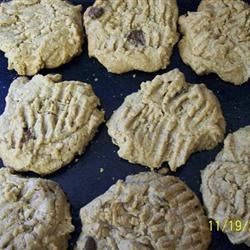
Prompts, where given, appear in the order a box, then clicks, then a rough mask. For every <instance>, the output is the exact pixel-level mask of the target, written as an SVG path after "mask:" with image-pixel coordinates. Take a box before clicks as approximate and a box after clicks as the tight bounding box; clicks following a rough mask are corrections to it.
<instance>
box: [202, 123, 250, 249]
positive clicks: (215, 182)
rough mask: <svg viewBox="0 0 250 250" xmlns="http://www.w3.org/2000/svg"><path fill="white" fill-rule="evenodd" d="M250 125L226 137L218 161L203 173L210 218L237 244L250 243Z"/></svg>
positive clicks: (204, 194)
mask: <svg viewBox="0 0 250 250" xmlns="http://www.w3.org/2000/svg"><path fill="white" fill-rule="evenodd" d="M249 190H250V126H248V127H245V128H242V129H240V130H238V131H236V132H235V133H233V134H229V135H228V136H227V138H226V139H225V145H224V148H223V150H222V151H221V152H220V153H219V154H218V156H217V157H216V160H215V162H213V163H211V164H210V165H208V166H207V168H206V169H205V171H203V172H202V186H201V191H202V195H203V200H204V204H205V206H206V209H207V211H208V216H209V218H211V219H213V220H215V221H216V223H217V225H219V227H220V229H221V230H222V231H223V232H224V233H226V234H227V236H228V238H229V240H230V241H231V242H232V243H233V244H241V243H245V244H246V245H248V246H250V196H249Z"/></svg>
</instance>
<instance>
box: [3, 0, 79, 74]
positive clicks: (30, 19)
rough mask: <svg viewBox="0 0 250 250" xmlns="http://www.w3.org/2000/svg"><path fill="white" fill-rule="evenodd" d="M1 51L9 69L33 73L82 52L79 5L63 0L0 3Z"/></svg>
mask: <svg viewBox="0 0 250 250" xmlns="http://www.w3.org/2000/svg"><path fill="white" fill-rule="evenodd" d="M0 41H1V43H0V50H2V51H3V52H4V53H5V56H6V57H7V58H8V69H10V70H11V69H15V70H16V71H17V73H18V74H19V75H35V74H36V73H37V72H38V71H39V70H40V69H42V68H56V67H58V66H60V65H62V64H65V63H67V62H69V61H70V60H71V59H72V57H74V56H76V55H78V54H80V53H81V51H82V44H83V24H82V14H81V6H80V5H78V6H73V5H71V4H70V3H69V2H67V1H63V0H29V1H28V0H12V1H9V2H3V3H1V4H0Z"/></svg>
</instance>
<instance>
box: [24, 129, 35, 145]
mask: <svg viewBox="0 0 250 250" xmlns="http://www.w3.org/2000/svg"><path fill="white" fill-rule="evenodd" d="M31 139H35V136H34V135H33V134H32V132H31V130H30V129H29V128H23V138H22V140H21V143H26V142H28V141H29V140H31Z"/></svg>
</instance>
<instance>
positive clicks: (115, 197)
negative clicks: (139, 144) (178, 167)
mask: <svg viewBox="0 0 250 250" xmlns="http://www.w3.org/2000/svg"><path fill="white" fill-rule="evenodd" d="M80 215H81V220H82V233H81V235H80V238H79V240H78V242H77V246H76V249H77V250H78V249H79V250H80V249H86V248H84V247H86V245H91V246H92V247H93V248H91V249H109V250H118V249H120V250H128V249H129V250H132V249H133V250H134V249H143V250H149V249H157V250H160V249H176V250H181V249H190V250H191V249H192V250H193V249H196V250H203V249H207V247H208V245H209V243H210V231H209V227H208V220H207V217H206V216H205V215H204V211H203V208H202V206H201V204H200V202H199V200H198V198H197V197H196V196H195V194H194V193H193V192H192V191H191V190H190V189H189V188H188V187H187V185H186V184H184V183H183V182H182V181H181V180H180V179H178V178H176V177H173V176H161V175H159V174H156V173H153V172H148V173H140V174H137V175H132V176H128V177H127V178H126V180H125V181H121V180H119V181H118V182H117V183H116V184H115V185H113V186H112V187H111V188H110V189H109V190H108V191H107V192H106V193H104V194H103V195H101V196H99V197H98V198H96V199H94V200H93V201H92V202H90V203H89V204H87V205H86V206H85V207H83V208H82V209H81V212H80Z"/></svg>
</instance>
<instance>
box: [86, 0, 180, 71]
mask: <svg viewBox="0 0 250 250" xmlns="http://www.w3.org/2000/svg"><path fill="white" fill-rule="evenodd" d="M177 19H178V7H177V4H176V1H175V0H165V1H158V0H157V1H139V0H131V1H128V0H125V1H124V0H114V1H106V0H96V1H95V3H94V5H93V6H91V7H89V8H88V9H87V10H86V12H85V14H84V25H85V28H86V33H87V36H88V51H89V56H91V57H96V58H97V59H98V60H99V62H100V63H101V64H103V65H104V66H105V67H106V68H107V69H108V71H110V72H113V73H123V72H128V71H131V70H141V71H146V72H153V71H157V70H159V69H164V68H166V66H167V65H168V64H169V62H170V56H171V54H172V49H173V46H174V45H175V43H176V42H177V40H178V34H177V27H176V26H177Z"/></svg>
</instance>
